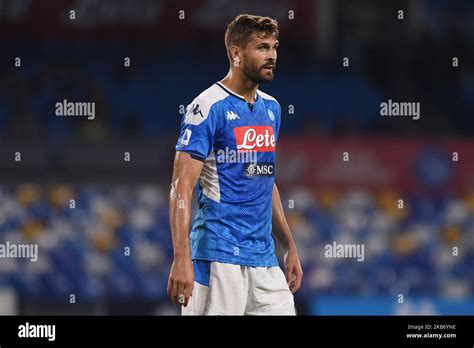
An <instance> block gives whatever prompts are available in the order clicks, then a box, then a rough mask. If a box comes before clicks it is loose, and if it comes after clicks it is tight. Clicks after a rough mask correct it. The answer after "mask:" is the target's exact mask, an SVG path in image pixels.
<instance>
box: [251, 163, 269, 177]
mask: <svg viewBox="0 0 474 348" xmlns="http://www.w3.org/2000/svg"><path fill="white" fill-rule="evenodd" d="M244 174H245V176H249V177H255V176H274V175H275V164H274V163H270V162H261V163H249V164H247V165H246V166H245V170H244Z"/></svg>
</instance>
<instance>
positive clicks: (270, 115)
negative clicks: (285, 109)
mask: <svg viewBox="0 0 474 348" xmlns="http://www.w3.org/2000/svg"><path fill="white" fill-rule="evenodd" d="M267 114H268V118H269V119H270V120H271V121H275V114H274V113H273V111H272V110H270V109H267Z"/></svg>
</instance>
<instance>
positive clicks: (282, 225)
mask: <svg viewBox="0 0 474 348" xmlns="http://www.w3.org/2000/svg"><path fill="white" fill-rule="evenodd" d="M272 224H273V235H274V236H275V238H276V240H277V241H278V242H279V243H280V244H281V246H282V247H283V250H284V253H285V271H286V280H287V282H288V287H289V288H290V290H291V292H293V293H294V292H296V291H298V290H299V288H300V287H301V281H302V279H303V270H302V269H301V264H300V261H299V258H298V251H297V249H296V244H295V242H294V240H293V236H292V235H291V231H290V227H289V226H288V223H287V222H286V218H285V212H284V211H283V206H282V204H281V198H280V193H279V192H278V188H277V186H276V184H274V185H273V193H272Z"/></svg>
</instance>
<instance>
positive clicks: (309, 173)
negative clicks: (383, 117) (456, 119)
mask: <svg viewBox="0 0 474 348" xmlns="http://www.w3.org/2000/svg"><path fill="white" fill-rule="evenodd" d="M277 154H278V157H277V158H278V164H277V173H278V174H277V175H278V178H279V180H281V181H282V182H283V183H288V184H289V183H291V184H297V183H304V184H306V185H311V186H315V187H332V188H336V189H347V188H365V189H382V188H393V189H397V190H402V191H405V192H419V191H440V190H442V191H453V192H456V193H458V194H462V193H463V192H466V191H467V190H468V189H472V188H473V187H474V185H473V184H474V141H472V140H468V139H457V138H452V139H449V138H409V139H401V138H384V137H349V138H346V137H342V138H337V137H336V138H335V137H331V138H317V139H309V138H306V139H295V138H285V139H283V138H282V140H281V141H280V142H279V143H278V145H277Z"/></svg>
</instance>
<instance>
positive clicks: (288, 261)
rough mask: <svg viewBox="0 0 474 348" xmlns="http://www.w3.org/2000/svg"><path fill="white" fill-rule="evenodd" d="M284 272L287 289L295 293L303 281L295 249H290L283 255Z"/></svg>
mask: <svg viewBox="0 0 474 348" xmlns="http://www.w3.org/2000/svg"><path fill="white" fill-rule="evenodd" d="M285 270H286V281H287V283H288V287H289V288H290V291H291V292H292V293H295V292H297V291H298V290H299V288H300V287H301V281H302V280H303V269H302V268H301V264H300V260H299V258H298V252H297V251H296V248H292V249H290V250H289V251H288V252H287V253H286V254H285Z"/></svg>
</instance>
